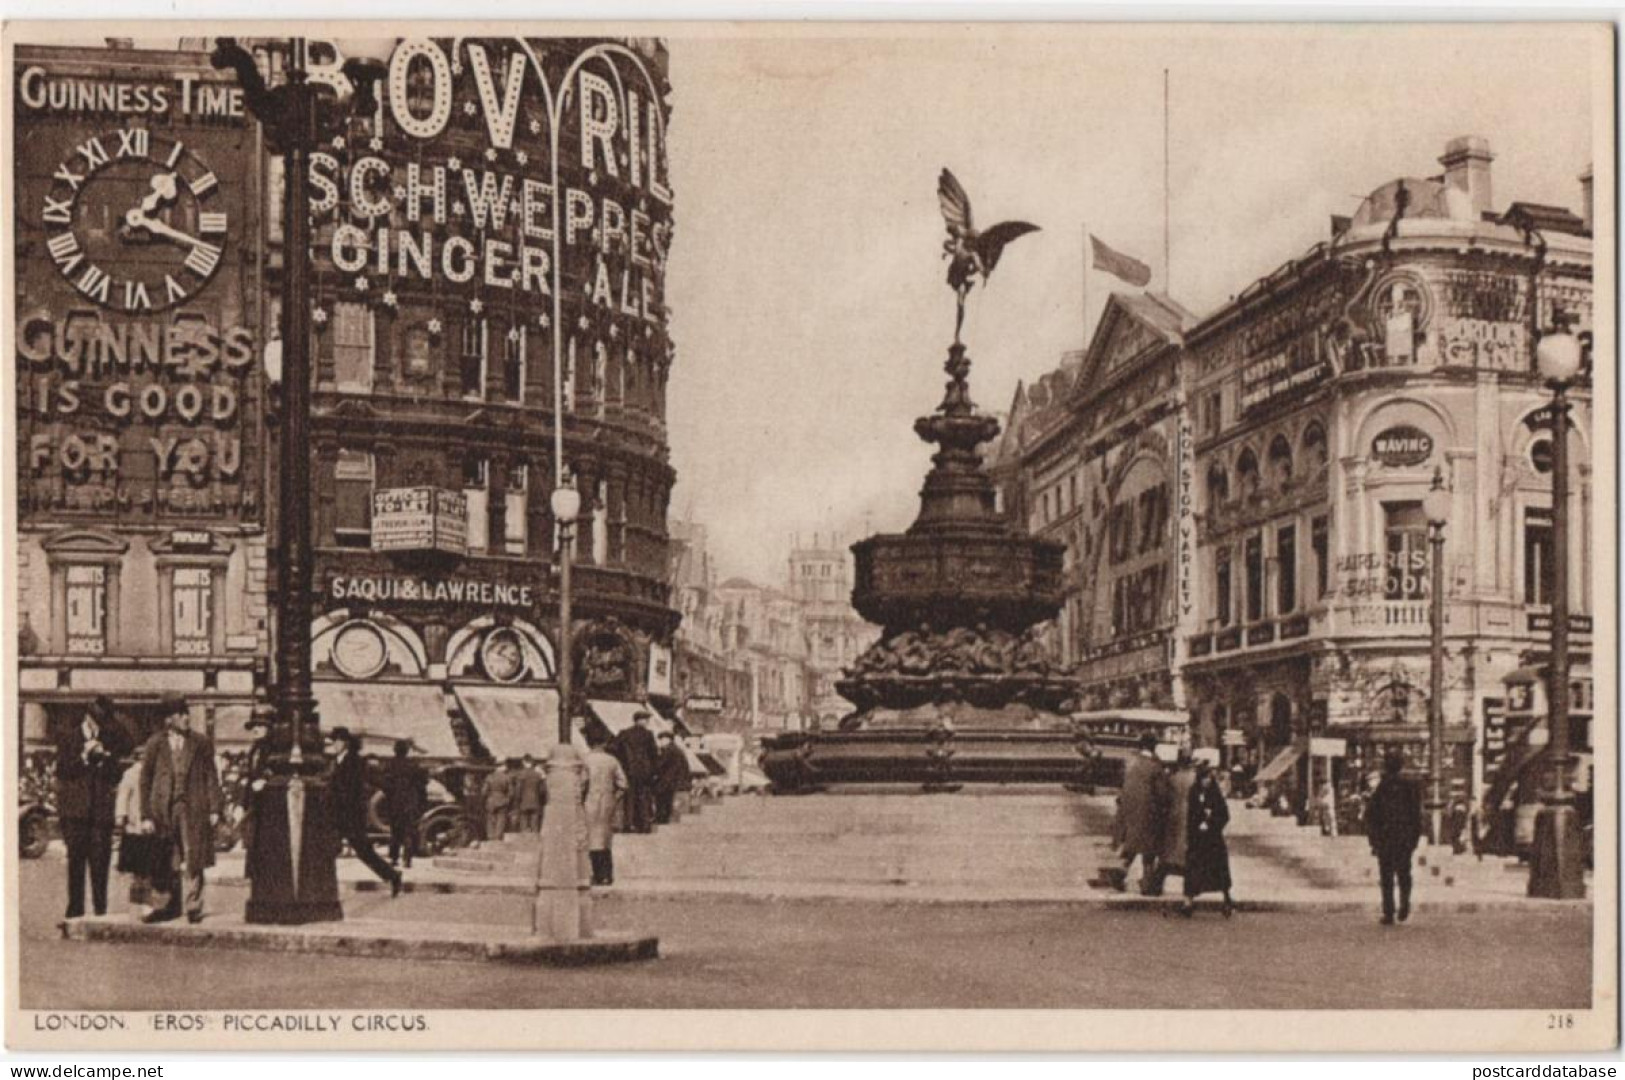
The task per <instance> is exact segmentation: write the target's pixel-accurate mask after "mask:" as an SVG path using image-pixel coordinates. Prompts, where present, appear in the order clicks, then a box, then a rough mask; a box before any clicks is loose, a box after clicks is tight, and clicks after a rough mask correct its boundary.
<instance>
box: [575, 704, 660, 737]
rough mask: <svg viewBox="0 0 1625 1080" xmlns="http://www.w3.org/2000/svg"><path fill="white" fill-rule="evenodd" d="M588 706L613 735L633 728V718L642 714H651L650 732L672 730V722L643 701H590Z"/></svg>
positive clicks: (656, 732) (657, 732) (658, 732)
mask: <svg viewBox="0 0 1625 1080" xmlns="http://www.w3.org/2000/svg"><path fill="white" fill-rule="evenodd" d="M587 704H589V705H590V706H592V711H593V713H594V714H595V715H596V716H597V717H598V719H600V720H602V721H603V722H604V726H605V727H607V728H609V730H610V733H611V734H613V735H619V734H620V733H621V732H623V731H625V730H626V729H627V728H629V727H631V726H632V717H633V716H635V715H636V714H637V713H640V712H646V713H648V714H649V730H650V731H653V732H654V733H655V734H657V735H658V734H660V733H661V732H662V731H670V730H671V721H670V720H667V719H666V718H665V717H664V716H661V715H660V714H659V713H658V712H656V711H655V710H654V709H651V708H650V707H649V706H647V705H645V704H643V703H642V702H641V701H590V702H588V703H587Z"/></svg>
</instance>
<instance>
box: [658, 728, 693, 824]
mask: <svg viewBox="0 0 1625 1080" xmlns="http://www.w3.org/2000/svg"><path fill="white" fill-rule="evenodd" d="M657 741H658V743H659V745H660V755H659V757H658V758H657V759H656V761H655V775H654V795H655V824H656V825H670V824H671V821H672V805H673V803H674V802H675V801H676V799H677V795H678V793H679V792H685V791H687V790H688V789H689V787H690V786H692V785H693V783H694V775H693V773H691V772H690V771H689V767H688V755H687V754H685V753H683V748H682V747H681V746H678V745H677V740H676V739H675V738H673V737H672V733H671V732H669V731H662V732H661V733H660V735H659V737H658V740H657Z"/></svg>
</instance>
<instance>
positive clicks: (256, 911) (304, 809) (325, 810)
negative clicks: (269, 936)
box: [243, 776, 344, 926]
mask: <svg viewBox="0 0 1625 1080" xmlns="http://www.w3.org/2000/svg"><path fill="white" fill-rule="evenodd" d="M253 814H254V817H253V830H252V833H251V835H250V836H249V838H248V851H247V863H246V869H247V871H248V876H249V896H248V905H247V907H246V908H245V909H244V911H243V921H244V922H249V923H257V924H260V925H271V926H295V925H299V924H302V923H315V922H338V921H339V920H342V919H343V918H344V908H343V906H342V905H341V904H340V903H339V875H338V862H337V860H338V854H339V846H340V844H339V838H338V833H337V832H336V831H335V830H334V828H333V816H332V809H331V806H330V805H329V797H328V790H327V785H326V784H323V783H321V782H320V781H315V780H310V779H306V778H305V777H301V776H284V777H276V778H274V779H271V780H268V781H267V782H266V785H265V787H264V788H263V789H262V790H260V791H259V792H257V793H255V795H254V801H253Z"/></svg>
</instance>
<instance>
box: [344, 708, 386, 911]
mask: <svg viewBox="0 0 1625 1080" xmlns="http://www.w3.org/2000/svg"><path fill="white" fill-rule="evenodd" d="M327 753H328V754H329V756H331V757H332V759H333V761H332V765H331V767H330V769H331V771H330V772H329V774H328V778H327V783H328V788H327V792H328V799H329V800H330V802H329V806H330V807H331V809H332V814H333V828H334V831H335V832H337V833H338V834H339V839H341V840H343V841H344V842H345V843H347V844H349V845H350V850H351V851H353V852H355V856H356V858H358V859H360V860H361V861H362V862H363V863H365V864H366V866H367V869H369V870H371V871H372V872H373V873H374V874H377V875H378V879H379V880H380V881H387V882H389V894H390V896H391V897H395V896H399V895H400V894H401V884H402V878H401V872H400V871H399V870H396V869H395V868H394V867H392V866H390V865H389V863H387V862H385V861H384V859H383V857H382V856H381V855H379V854H378V851H377V849H375V848H374V847H373V846H372V837H370V836H368V835H367V775H366V768H367V766H366V763H365V762H363V761H362V760H361V740H360V739H359V738H357V737H356V736H355V735H353V734H351V733H350V729H349V728H347V727H335V728H332V729H330V730H329V731H328V733H327Z"/></svg>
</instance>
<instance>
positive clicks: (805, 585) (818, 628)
mask: <svg viewBox="0 0 1625 1080" xmlns="http://www.w3.org/2000/svg"><path fill="white" fill-rule="evenodd" d="M789 572H790V578H789V589H790V596H791V598H792V599H794V600H795V601H796V602H797V603H798V604H799V605H800V606H801V622H802V628H803V633H804V634H805V635H806V640H807V667H808V668H809V669H810V673H811V674H810V676H809V677H810V679H811V685H810V686H809V688H808V694H807V697H808V703H807V711H808V712H809V713H810V714H811V716H812V717H813V719H814V720H815V721H816V723H817V724H818V725H819V726H821V727H826V728H833V727H834V726H835V725H836V724H838V723H840V721H841V718H842V717H843V716H845V715H846V714H847V713H849V712H851V711H852V703H851V702H849V701H847V700H846V699H845V698H843V697H841V696H840V694H838V693H836V692H835V683H836V681H837V680H838V679H840V678H841V676H842V674H843V673H844V672H845V671H846V669H847V668H848V667H850V666H851V665H852V664H853V663H855V662H856V661H857V659H858V657H859V656H861V655H862V654H863V651H864V650H865V649H867V648H868V647H869V646H870V645H872V644H874V642H875V641H877V640H878V639H879V637H880V628H879V627H877V626H874V625H872V624H870V623H867V622H864V621H863V619H862V618H861V617H860V616H859V615H858V613H857V612H856V611H854V610H852V552H851V550H850V549H849V548H848V547H847V546H845V545H844V544H843V543H842V542H841V538H840V537H839V536H838V535H835V534H828V535H824V534H820V533H814V534H813V538H812V543H810V544H808V543H805V542H803V540H802V538H801V537H797V538H796V539H795V542H794V543H793V544H792V546H791V549H790V566H789Z"/></svg>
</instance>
